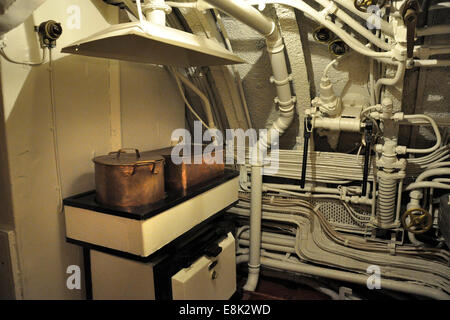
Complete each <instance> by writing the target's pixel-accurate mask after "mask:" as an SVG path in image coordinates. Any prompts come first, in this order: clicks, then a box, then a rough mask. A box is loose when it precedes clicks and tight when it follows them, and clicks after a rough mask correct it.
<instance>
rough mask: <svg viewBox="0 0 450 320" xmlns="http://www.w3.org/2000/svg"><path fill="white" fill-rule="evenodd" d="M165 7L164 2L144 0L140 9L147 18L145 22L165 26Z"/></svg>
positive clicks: (160, 0) (163, 0)
mask: <svg viewBox="0 0 450 320" xmlns="http://www.w3.org/2000/svg"><path fill="white" fill-rule="evenodd" d="M166 6H167V5H166V4H165V0H145V2H144V5H143V6H142V9H143V11H144V13H145V16H146V17H147V21H148V22H151V23H154V24H157V25H160V26H165V25H166V12H165V11H164V8H165V7H166Z"/></svg>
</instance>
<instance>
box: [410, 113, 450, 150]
mask: <svg viewBox="0 0 450 320" xmlns="http://www.w3.org/2000/svg"><path fill="white" fill-rule="evenodd" d="M404 119H405V120H410V119H425V120H427V121H428V122H429V123H430V124H431V127H432V128H433V130H434V134H435V135H436V143H435V144H434V146H433V147H431V148H427V149H413V148H406V152H408V153H430V152H433V151H436V150H437V149H439V147H440V146H441V142H442V137H441V132H440V131H439V127H438V126H437V124H436V121H434V119H433V118H431V117H430V116H427V115H425V114H408V115H405V116H404Z"/></svg>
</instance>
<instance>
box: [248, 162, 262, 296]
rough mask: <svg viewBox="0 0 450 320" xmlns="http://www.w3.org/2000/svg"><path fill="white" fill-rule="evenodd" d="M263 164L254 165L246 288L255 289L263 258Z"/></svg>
mask: <svg viewBox="0 0 450 320" xmlns="http://www.w3.org/2000/svg"><path fill="white" fill-rule="evenodd" d="M262 185H263V184H262V164H261V162H258V163H256V164H254V165H252V189H251V204H250V258H249V261H248V278H247V283H246V284H245V286H244V290H247V291H255V289H256V286H257V285H258V279H259V269H260V258H261V218H262Z"/></svg>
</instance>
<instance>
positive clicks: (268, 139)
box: [205, 0, 295, 291]
mask: <svg viewBox="0 0 450 320" xmlns="http://www.w3.org/2000/svg"><path fill="white" fill-rule="evenodd" d="M205 2H207V3H209V4H211V5H213V6H215V7H216V8H217V9H219V10H221V11H223V12H225V13H227V14H228V15H230V16H232V17H234V18H236V19H238V20H240V21H242V22H243V23H245V24H247V25H248V26H250V27H252V28H253V29H255V30H256V31H258V32H259V33H261V34H263V35H264V36H265V37H266V43H267V51H268V53H269V59H270V62H271V65H272V71H273V77H272V78H271V82H273V83H274V84H275V86H276V90H277V95H278V96H277V98H275V102H276V103H277V104H278V107H279V110H280V115H279V117H278V118H277V120H275V122H274V123H273V124H272V126H271V128H269V129H268V135H265V136H264V137H262V138H260V140H259V141H258V144H257V153H258V156H259V152H260V151H264V150H266V149H267V148H269V147H270V145H271V143H272V141H273V137H274V136H273V134H278V135H281V134H283V133H284V131H285V130H286V129H287V128H288V127H289V125H290V124H291V122H292V120H293V118H294V107H295V97H293V96H292V92H291V87H290V81H291V77H290V76H289V73H288V69H287V62H286V57H285V54H284V44H283V39H282V37H281V33H280V31H279V30H278V28H277V26H276V24H275V22H274V21H272V19H270V18H268V17H266V16H264V15H263V14H262V13H261V12H259V11H258V10H256V9H255V8H253V7H252V6H251V5H249V4H248V3H246V2H244V1H242V0H226V1H224V0H205ZM251 183H252V187H251V212H250V259H249V263H248V266H249V274H248V279H247V283H246V285H245V286H244V289H245V290H248V291H254V290H255V289H256V286H257V284H258V278H259V268H260V248H261V217H262V212H261V202H262V159H259V158H258V159H257V163H256V164H252V181H251Z"/></svg>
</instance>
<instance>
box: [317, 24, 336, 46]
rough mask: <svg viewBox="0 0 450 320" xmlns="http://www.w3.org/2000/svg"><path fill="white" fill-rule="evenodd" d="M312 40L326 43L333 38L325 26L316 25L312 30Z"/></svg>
mask: <svg viewBox="0 0 450 320" xmlns="http://www.w3.org/2000/svg"><path fill="white" fill-rule="evenodd" d="M313 37H314V40H316V41H317V42H320V43H328V42H330V41H331V40H332V39H333V38H334V34H333V33H332V32H331V31H330V30H329V29H327V28H325V27H322V26H321V27H318V28H316V30H314V32H313Z"/></svg>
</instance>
